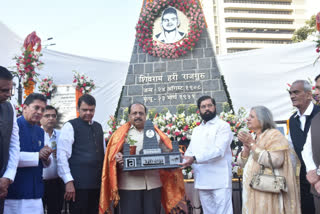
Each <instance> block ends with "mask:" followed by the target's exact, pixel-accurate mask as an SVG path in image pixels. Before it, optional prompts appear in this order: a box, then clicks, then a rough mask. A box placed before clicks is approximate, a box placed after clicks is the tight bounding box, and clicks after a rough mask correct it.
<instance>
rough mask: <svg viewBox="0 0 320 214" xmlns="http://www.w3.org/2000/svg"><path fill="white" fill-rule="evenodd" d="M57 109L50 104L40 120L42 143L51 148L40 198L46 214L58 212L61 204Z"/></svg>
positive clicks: (62, 185)
mask: <svg viewBox="0 0 320 214" xmlns="http://www.w3.org/2000/svg"><path fill="white" fill-rule="evenodd" d="M57 115H58V111H57V109H56V108H54V107H53V106H51V105H47V106H46V110H45V112H44V114H43V117H42V119H41V120H40V123H41V126H42V128H43V129H44V131H45V133H44V145H47V146H49V147H50V148H51V149H53V153H52V155H51V156H52V162H51V165H50V166H49V167H48V168H44V169H43V182H44V195H43V198H42V201H43V207H44V208H47V214H60V213H61V210H62V206H63V201H64V200H63V195H64V183H63V181H62V180H61V178H60V177H59V176H58V169H57V143H58V141H59V135H60V131H59V130H56V129H55V127H56V125H57Z"/></svg>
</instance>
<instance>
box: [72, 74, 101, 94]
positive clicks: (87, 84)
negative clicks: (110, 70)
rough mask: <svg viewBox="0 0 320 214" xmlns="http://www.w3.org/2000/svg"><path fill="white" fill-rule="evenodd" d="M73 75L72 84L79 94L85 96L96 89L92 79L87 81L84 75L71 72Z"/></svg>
mask: <svg viewBox="0 0 320 214" xmlns="http://www.w3.org/2000/svg"><path fill="white" fill-rule="evenodd" d="M73 73H74V74H73V83H74V84H75V86H76V89H77V90H79V91H80V92H81V93H83V94H87V93H90V92H91V91H92V90H93V89H95V88H96V86H95V84H94V82H93V80H92V79H89V78H88V77H87V76H85V75H84V74H79V73H78V72H76V71H73Z"/></svg>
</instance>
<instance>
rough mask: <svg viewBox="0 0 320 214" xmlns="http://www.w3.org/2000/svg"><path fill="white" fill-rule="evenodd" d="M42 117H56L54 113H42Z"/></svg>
mask: <svg viewBox="0 0 320 214" xmlns="http://www.w3.org/2000/svg"><path fill="white" fill-rule="evenodd" d="M43 117H45V118H50V117H51V118H53V119H55V118H57V115H56V114H45V115H43Z"/></svg>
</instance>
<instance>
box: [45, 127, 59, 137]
mask: <svg viewBox="0 0 320 214" xmlns="http://www.w3.org/2000/svg"><path fill="white" fill-rule="evenodd" d="M45 133H46V135H47V136H48V137H49V138H50V139H52V138H54V139H55V138H56V137H57V131H56V129H53V131H52V135H51V137H50V135H49V133H47V132H45Z"/></svg>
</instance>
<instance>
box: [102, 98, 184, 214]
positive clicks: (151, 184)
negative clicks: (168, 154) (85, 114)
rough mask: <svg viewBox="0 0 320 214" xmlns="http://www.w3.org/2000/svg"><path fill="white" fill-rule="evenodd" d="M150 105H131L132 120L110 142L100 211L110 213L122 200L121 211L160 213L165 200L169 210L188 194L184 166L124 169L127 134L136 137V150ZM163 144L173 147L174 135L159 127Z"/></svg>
mask: <svg viewBox="0 0 320 214" xmlns="http://www.w3.org/2000/svg"><path fill="white" fill-rule="evenodd" d="M146 115H147V108H146V107H145V106H144V105H143V104H141V103H134V104H131V105H130V106H129V122H128V123H126V124H124V125H123V126H121V127H120V128H119V129H118V130H117V131H116V132H115V133H114V134H113V135H112V137H111V138H110V141H109V143H108V146H107V150H106V154H105V159H104V164H103V171H102V185H101V194H100V204H99V213H100V214H104V213H105V212H107V213H110V212H111V210H110V205H111V203H112V202H113V203H114V205H115V206H116V205H117V204H118V202H119V201H120V211H121V212H120V213H121V214H129V213H139V214H143V213H144V214H158V213H160V208H161V204H160V201H161V202H162V205H163V207H164V208H165V210H166V213H169V212H170V210H171V209H172V208H173V207H175V206H176V205H177V203H178V202H179V201H180V200H181V199H182V197H183V196H184V193H185V192H184V182H183V176H182V173H181V170H180V169H176V170H144V171H135V172H123V171H122V167H123V158H122V152H121V151H122V148H123V144H124V143H125V139H126V137H128V136H129V137H130V138H131V140H134V141H136V143H135V145H136V146H137V150H136V154H139V151H140V149H142V145H143V134H144V132H143V129H144V124H145V121H146ZM155 130H156V132H157V139H158V141H159V140H161V141H160V143H159V146H160V148H161V149H162V150H165V151H168V150H169V151H170V150H172V144H171V141H170V139H169V138H168V137H167V136H166V135H165V134H164V133H163V132H161V131H160V130H159V129H158V128H157V127H155Z"/></svg>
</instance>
